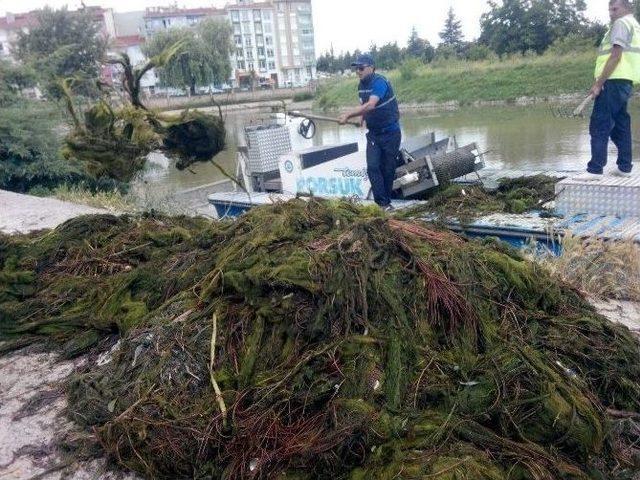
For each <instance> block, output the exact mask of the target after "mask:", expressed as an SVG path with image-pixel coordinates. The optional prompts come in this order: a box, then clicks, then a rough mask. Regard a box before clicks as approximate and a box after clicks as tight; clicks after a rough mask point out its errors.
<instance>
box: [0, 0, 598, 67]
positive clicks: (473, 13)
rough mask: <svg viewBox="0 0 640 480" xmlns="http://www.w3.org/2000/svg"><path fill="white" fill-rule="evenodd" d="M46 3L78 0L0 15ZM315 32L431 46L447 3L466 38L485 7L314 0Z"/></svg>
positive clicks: (591, 11) (154, 0)
mask: <svg viewBox="0 0 640 480" xmlns="http://www.w3.org/2000/svg"><path fill="white" fill-rule="evenodd" d="M84 3H85V4H86V5H100V6H103V7H105V8H113V9H114V10H116V11H119V12H126V11H132V10H144V9H145V8H146V7H153V6H166V5H170V4H173V3H177V4H178V6H180V7H202V6H214V7H223V6H224V5H225V4H227V3H235V2H233V1H230V0H178V1H177V2H175V0H126V1H122V0H84ZM586 3H587V16H588V17H589V18H591V19H594V20H599V21H600V22H602V23H606V22H607V21H608V13H607V12H608V10H607V5H608V0H586ZM45 5H50V6H51V7H54V8H59V7H62V6H64V5H67V6H68V7H69V8H70V9H76V8H78V7H79V6H80V0H46V1H44V0H0V16H4V15H6V13H7V12H13V13H20V12H25V11H29V10H33V9H37V8H42V7H43V6H45ZM312 6H313V17H314V25H315V32H316V53H317V54H318V55H319V54H321V53H324V52H326V51H328V50H329V48H330V47H331V46H332V45H333V48H334V51H335V52H336V53H340V52H343V51H347V50H349V51H353V50H355V49H356V48H360V49H361V50H366V49H367V48H368V47H369V45H371V44H372V43H376V44H377V45H382V44H385V43H387V42H398V45H399V46H401V47H403V46H405V45H406V43H407V39H408V38H409V34H410V32H411V28H412V27H415V28H416V30H417V31H418V34H419V35H420V36H421V37H422V38H426V39H427V40H429V42H431V43H432V44H434V45H437V44H438V43H439V37H438V32H440V31H441V30H442V27H443V25H444V21H445V18H446V16H447V11H448V10H449V7H452V8H453V11H454V13H455V15H456V17H458V19H459V20H460V21H461V22H462V28H463V33H464V35H465V39H466V40H473V39H475V38H477V37H478V35H479V34H480V15H481V14H482V13H484V12H485V11H487V10H488V7H487V2H486V0H428V1H427V0H312Z"/></svg>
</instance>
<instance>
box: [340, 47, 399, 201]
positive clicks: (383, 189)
mask: <svg viewBox="0 0 640 480" xmlns="http://www.w3.org/2000/svg"><path fill="white" fill-rule="evenodd" d="M351 66H352V67H354V68H355V69H356V73H357V74H358V78H360V85H359V86H358V95H359V97H360V106H359V107H358V108H355V109H353V110H350V111H348V112H346V113H344V114H343V115H341V116H340V117H339V119H338V120H339V121H340V123H341V124H345V123H346V122H347V120H349V119H350V118H354V117H361V118H362V120H363V121H364V122H366V125H367V129H368V130H369V131H368V133H367V174H368V175H369V181H370V182H371V190H372V191H373V199H374V200H375V202H376V203H377V204H378V205H380V206H381V207H382V208H383V209H385V210H392V209H393V207H392V206H391V193H392V191H393V180H394V179H395V173H396V167H397V162H398V160H397V159H398V155H399V153H400V142H401V133H400V111H399V109H398V102H397V100H396V96H395V94H394V93H393V88H392V87H391V84H390V83H389V81H388V80H387V79H386V78H384V77H383V76H382V75H379V74H377V73H376V72H375V63H374V61H373V57H372V56H371V55H369V54H363V55H359V56H358V58H357V59H356V61H355V62H354V63H352V64H351Z"/></svg>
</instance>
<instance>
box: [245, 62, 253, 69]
mask: <svg viewBox="0 0 640 480" xmlns="http://www.w3.org/2000/svg"><path fill="white" fill-rule="evenodd" d="M247 68H248V69H249V71H251V70H253V69H254V68H253V62H249V63H247Z"/></svg>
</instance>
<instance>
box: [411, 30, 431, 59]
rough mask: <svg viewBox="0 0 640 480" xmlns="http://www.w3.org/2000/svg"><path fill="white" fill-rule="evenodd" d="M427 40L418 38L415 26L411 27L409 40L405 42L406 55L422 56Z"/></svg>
mask: <svg viewBox="0 0 640 480" xmlns="http://www.w3.org/2000/svg"><path fill="white" fill-rule="evenodd" d="M426 43H427V41H426V40H424V39H422V38H420V36H419V35H418V32H417V30H416V27H413V28H412V29H411V34H410V35H409V40H408V42H407V56H409V57H413V58H423V57H424V52H425V49H426Z"/></svg>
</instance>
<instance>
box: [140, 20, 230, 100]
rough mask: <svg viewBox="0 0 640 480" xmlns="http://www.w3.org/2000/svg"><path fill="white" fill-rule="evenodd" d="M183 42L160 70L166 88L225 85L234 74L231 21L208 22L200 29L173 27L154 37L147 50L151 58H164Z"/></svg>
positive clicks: (192, 89) (200, 26) (191, 89)
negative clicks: (180, 49) (165, 53)
mask: <svg viewBox="0 0 640 480" xmlns="http://www.w3.org/2000/svg"><path fill="white" fill-rule="evenodd" d="M178 42H180V43H181V45H182V46H183V47H182V51H181V53H180V54H179V55H176V56H175V57H173V58H172V59H171V60H170V61H169V62H168V63H167V64H166V65H165V66H164V67H162V68H159V69H158V73H159V77H160V84H161V85H162V86H165V87H178V88H184V87H186V88H188V89H189V90H190V91H191V94H195V90H196V86H198V85H210V84H213V83H216V82H218V83H222V82H223V81H225V80H226V79H227V78H229V75H230V74H231V65H230V64H229V55H230V52H231V47H232V45H231V26H230V25H229V24H228V23H227V22H221V21H218V20H214V19H208V20H205V21H203V22H201V23H200V24H198V25H197V27H196V28H190V27H185V28H173V29H169V30H166V31H164V32H161V33H159V34H157V35H155V36H153V37H152V38H151V40H150V41H149V43H148V44H147V45H146V46H145V47H144V53H145V54H146V55H147V56H148V57H155V56H157V55H160V54H161V53H162V52H163V51H165V50H166V49H167V48H169V47H170V46H171V45H175V44H176V43H178Z"/></svg>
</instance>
